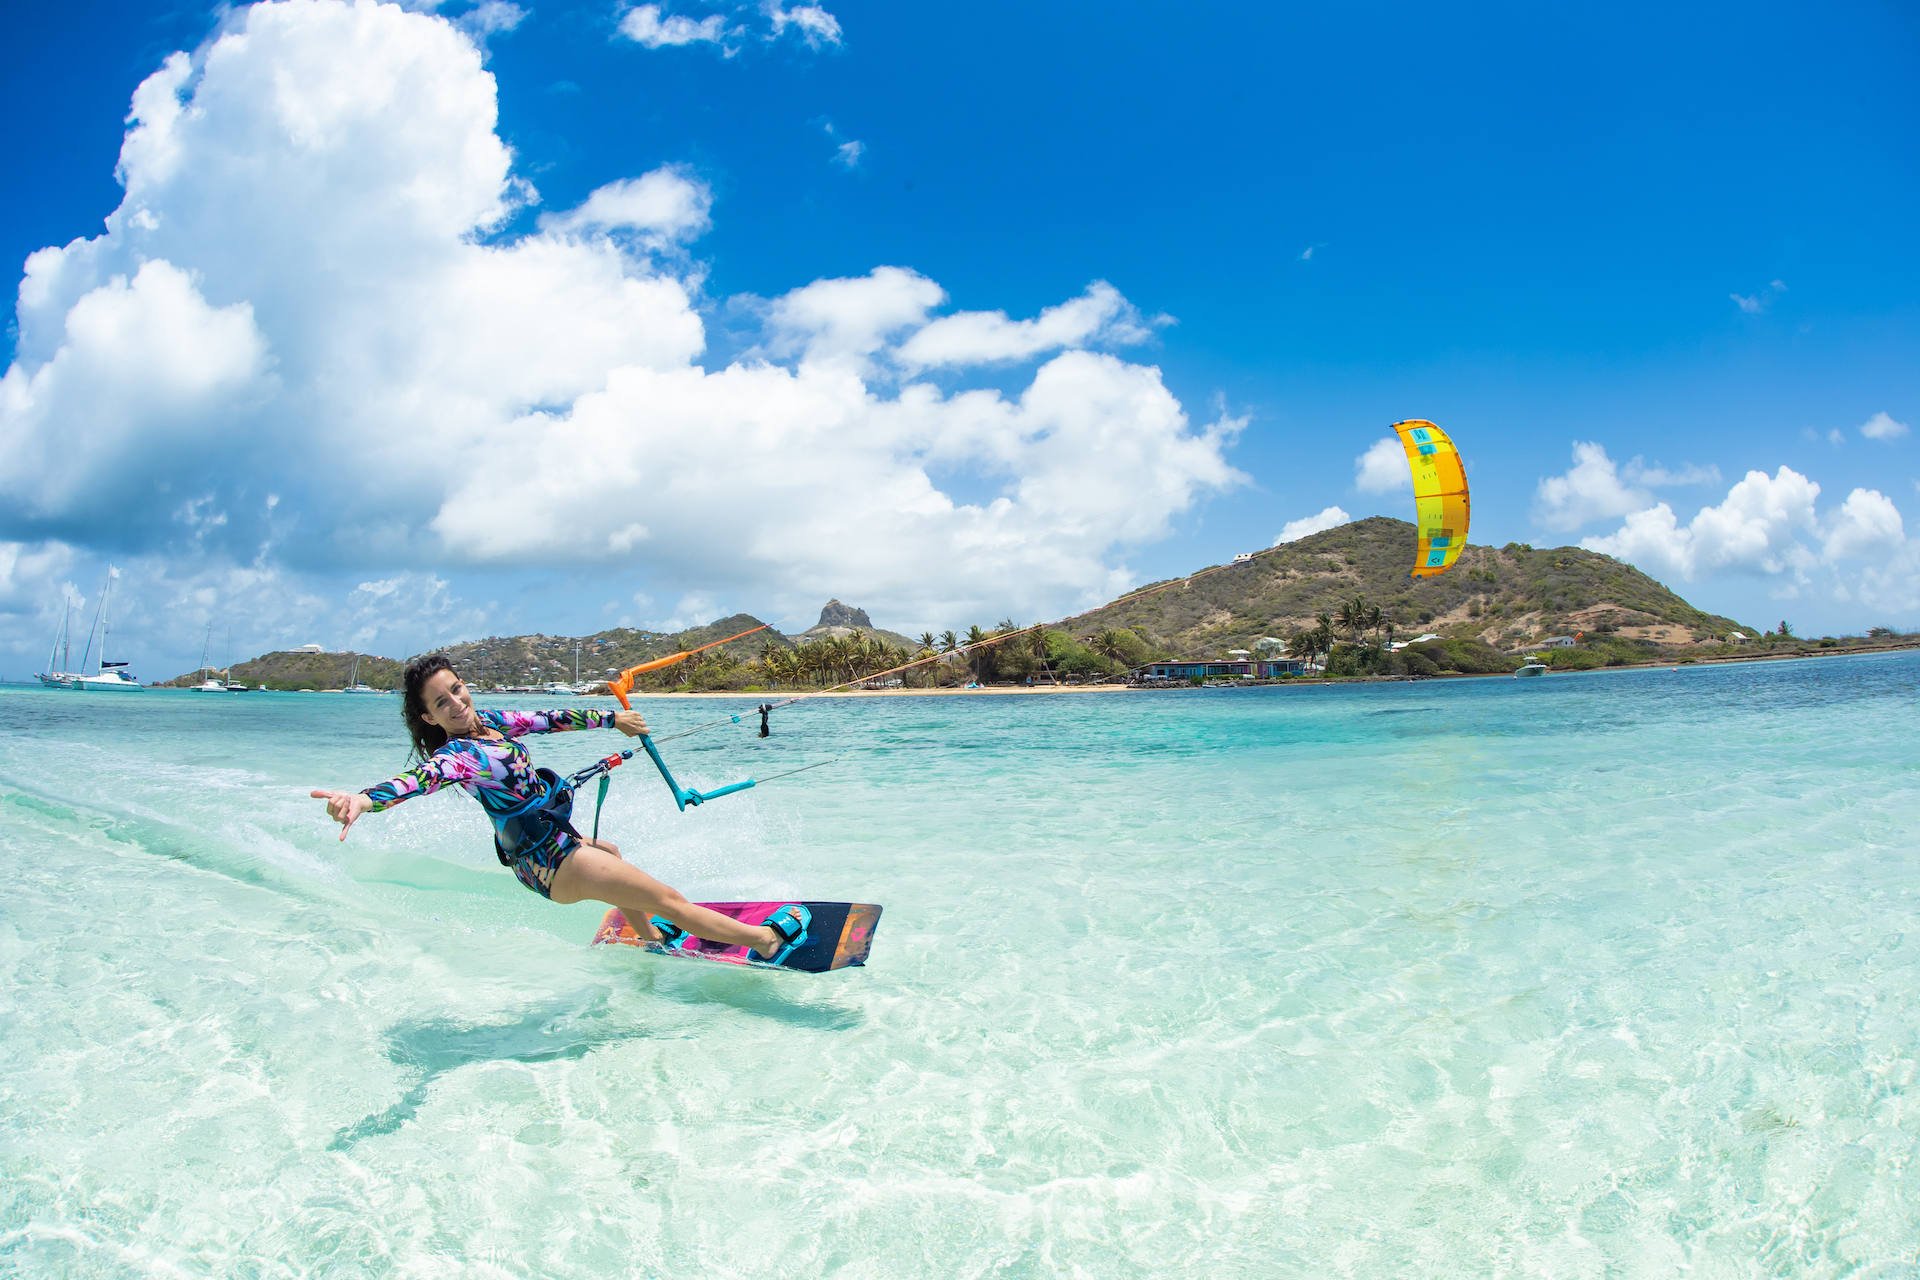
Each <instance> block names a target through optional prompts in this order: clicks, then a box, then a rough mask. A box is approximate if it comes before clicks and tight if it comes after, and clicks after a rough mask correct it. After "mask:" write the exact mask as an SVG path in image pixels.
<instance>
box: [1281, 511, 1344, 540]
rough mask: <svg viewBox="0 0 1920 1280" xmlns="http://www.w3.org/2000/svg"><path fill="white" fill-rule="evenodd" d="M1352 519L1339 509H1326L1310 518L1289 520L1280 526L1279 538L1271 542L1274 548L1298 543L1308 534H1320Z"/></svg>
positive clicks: (1303, 517) (1302, 517)
mask: <svg viewBox="0 0 1920 1280" xmlns="http://www.w3.org/2000/svg"><path fill="white" fill-rule="evenodd" d="M1351 519H1353V517H1352V516H1350V515H1348V514H1347V513H1346V512H1345V511H1343V510H1341V509H1340V508H1339V507H1326V508H1323V509H1322V510H1320V511H1316V512H1314V513H1313V514H1312V515H1310V516H1301V517H1300V518H1299V519H1298V520H1289V521H1287V522H1286V523H1285V524H1284V525H1281V526H1280V536H1279V537H1277V538H1275V539H1274V540H1273V545H1274V546H1276V547H1277V546H1279V545H1280V544H1281V543H1283V542H1298V541H1300V539H1302V538H1304V537H1306V536H1307V535H1308V534H1310V533H1320V532H1322V531H1324V530H1327V529H1335V528H1338V527H1339V526H1341V525H1343V524H1345V523H1347V522H1348V521H1349V520H1351Z"/></svg>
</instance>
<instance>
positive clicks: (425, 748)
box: [400, 653, 460, 760]
mask: <svg viewBox="0 0 1920 1280" xmlns="http://www.w3.org/2000/svg"><path fill="white" fill-rule="evenodd" d="M438 671H453V662H452V660H451V659H449V658H448V657H447V655H446V654H444V653H423V654H421V655H420V656H419V657H417V658H415V659H413V660H412V661H411V662H409V663H407V670H406V674H405V676H404V677H403V680H404V686H403V689H404V696H403V697H402V698H401V699H400V714H401V715H402V716H404V717H406V721H407V736H408V737H409V738H412V739H413V754H414V757H415V758H416V759H419V760H425V759H426V758H427V757H428V756H430V755H432V754H433V753H434V752H436V751H438V750H439V749H440V748H442V747H444V746H446V745H447V731H446V730H445V729H442V728H441V727H440V726H439V725H437V724H428V723H427V718H426V717H427V699H426V695H425V694H424V693H422V692H421V690H422V689H423V688H424V686H425V685H426V683H427V680H428V678H429V677H430V676H432V675H433V674H434V673H435V672H438ZM453 674H454V675H455V676H456V677H458V676H459V674H460V673H459V672H458V671H453Z"/></svg>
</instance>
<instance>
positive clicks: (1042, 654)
mask: <svg viewBox="0 0 1920 1280" xmlns="http://www.w3.org/2000/svg"><path fill="white" fill-rule="evenodd" d="M1027 643H1028V645H1030V646H1031V647H1032V652H1033V658H1034V661H1035V662H1037V663H1039V664H1040V670H1041V671H1042V672H1044V673H1045V674H1046V677H1047V679H1048V680H1049V681H1051V682H1052V683H1054V684H1059V683H1060V677H1058V676H1056V675H1054V674H1053V668H1052V667H1049V666H1048V665H1047V632H1046V628H1044V627H1036V628H1035V629H1034V632H1033V634H1032V635H1030V636H1028V637H1027Z"/></svg>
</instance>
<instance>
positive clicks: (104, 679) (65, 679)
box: [40, 565, 146, 693]
mask: <svg viewBox="0 0 1920 1280" xmlns="http://www.w3.org/2000/svg"><path fill="white" fill-rule="evenodd" d="M119 576H120V575H119V571H118V570H116V569H114V568H113V567H112V566H111V565H109V566H108V567H107V581H106V585H104V586H102V587H101V588H100V607H99V608H98V609H96V610H94V614H93V625H92V626H91V627H89V628H87V647H86V648H85V649H84V650H82V651H81V654H80V666H81V669H82V670H84V669H85V668H86V665H87V659H88V658H89V657H91V656H92V655H93V636H94V632H96V631H97V632H99V633H100V661H99V664H98V665H97V666H95V667H94V670H93V674H92V675H81V674H78V673H75V672H71V671H58V672H55V671H49V672H47V673H45V674H43V675H42V676H41V677H40V683H41V684H44V685H48V686H50V687H52V688H57V689H75V690H80V691H82V692H88V693H108V692H114V691H117V690H135V689H144V688H146V686H145V685H143V684H141V683H140V682H139V681H138V680H135V679H134V678H133V677H132V676H130V675H128V674H127V671H126V667H127V664H126V663H125V662H109V661H107V631H108V627H107V596H108V595H109V594H111V592H112V589H113V580H114V579H115V578H117V577H119ZM69 612H71V610H69ZM63 631H64V628H63ZM64 654H65V648H64V643H63V644H62V656H63V657H64ZM47 665H48V666H49V667H51V666H52V665H53V660H52V657H51V656H49V657H48V660H47ZM61 665H62V666H65V665H66V664H65V663H64V662H63V663H62V664H61Z"/></svg>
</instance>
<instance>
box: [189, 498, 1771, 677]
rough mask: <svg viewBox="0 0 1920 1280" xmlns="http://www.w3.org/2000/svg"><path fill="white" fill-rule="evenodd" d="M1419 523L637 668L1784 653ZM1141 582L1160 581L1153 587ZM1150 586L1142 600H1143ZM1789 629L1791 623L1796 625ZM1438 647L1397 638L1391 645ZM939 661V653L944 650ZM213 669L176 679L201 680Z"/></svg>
mask: <svg viewBox="0 0 1920 1280" xmlns="http://www.w3.org/2000/svg"><path fill="white" fill-rule="evenodd" d="M1414 541H1415V539H1414V528H1413V526H1412V525H1411V524H1408V523H1407V522H1405V521H1403V520H1392V519H1387V518H1385V517H1378V516H1376V517H1372V518H1369V519H1366V520H1357V521H1354V522H1353V523H1351V524H1346V525H1342V526H1341V527H1339V528H1337V529H1329V530H1326V531H1325V532H1323V533H1317V534H1313V535H1312V536H1310V537H1306V538H1302V539H1301V540H1300V541H1298V542H1294V543H1289V544H1287V545H1285V546H1281V547H1275V548H1273V549H1271V550H1269V551H1265V552H1262V553H1260V554H1258V555H1256V556H1254V557H1252V558H1251V559H1249V560H1247V561H1245V562H1242V563H1235V564H1230V565H1226V566H1216V567H1215V568H1214V569H1212V570H1210V571H1196V576H1194V577H1191V578H1188V579H1183V580H1172V581H1170V582H1169V583H1166V584H1155V585H1161V586H1164V587H1165V589H1164V590H1159V591H1154V592H1153V593H1152V594H1150V595H1146V596H1144V598H1133V599H1123V600H1121V601H1117V602H1115V603H1113V604H1109V605H1106V606H1104V607H1102V608H1100V609H1095V610H1092V611H1091V612H1088V613H1083V614H1080V615H1078V616H1076V617H1072V618H1068V619H1065V620H1063V621H1061V622H1057V623H1053V624H1049V625H1047V626H1045V627H1041V628H1037V629H1035V630H1034V631H1033V632H1032V633H1031V634H1026V635H1022V636H1019V637H1017V638H1014V639H1009V640H1008V641H1006V642H1005V643H1001V644H985V643H983V642H985V641H989V640H992V639H993V638H994V637H996V636H999V635H1002V634H1005V633H1007V632H1011V631H1015V630H1018V629H1020V628H1019V624H1017V623H1015V622H1014V621H1013V620H1011V619H1008V620H1005V621H1003V622H1001V623H999V624H997V626H995V627H994V628H992V629H985V628H982V627H980V626H979V625H977V624H974V625H970V626H968V627H967V628H966V630H965V631H952V630H949V631H945V632H942V633H940V634H939V635H938V636H935V635H933V634H927V633H923V634H922V635H921V636H920V637H918V638H917V639H910V638H909V637H907V636H904V635H901V634H899V633H897V632H891V631H884V630H881V629H879V628H876V627H874V626H873V625H872V623H871V621H870V620H869V619H868V617H867V615H866V613H865V612H864V611H863V610H860V609H857V608H853V607H851V606H848V605H844V604H842V603H840V602H839V601H838V600H834V601H829V602H828V604H827V607H826V608H825V609H823V610H821V616H820V621H819V622H818V623H817V624H815V625H814V626H813V627H811V628H809V629H808V630H807V631H805V632H802V633H800V634H799V635H798V636H785V635H781V634H780V633H779V632H777V631H773V630H771V629H769V630H765V631H759V632H756V633H755V634H753V635H750V636H746V637H744V638H742V639H739V640H734V641H732V642H730V643H728V644H725V645H722V646H720V647H717V648H715V649H713V650H710V651H708V652H707V653H703V654H700V655H699V656H698V657H696V658H693V659H691V660H689V661H687V662H683V663H680V664H678V665H676V666H673V667H670V668H667V669H665V670H662V671H658V672H653V673H649V674H647V675H645V676H643V677H641V679H640V682H639V685H640V687H641V688H643V689H653V690H664V689H737V690H742V691H749V690H761V689H803V688H822V687H826V686H830V685H837V684H841V683H851V682H855V681H860V680H864V679H865V678H866V677H868V676H870V675H872V674H874V673H876V672H883V671H888V670H890V669H892V668H895V667H898V666H900V665H901V664H904V663H909V662H913V661H916V660H925V662H924V665H921V666H918V667H916V668H914V669H913V670H910V671H908V672H905V673H903V674H900V675H898V676H896V677H890V681H891V682H892V683H900V684H905V685H908V686H915V685H920V686H927V685H953V684H961V683H970V682H974V681H978V682H981V683H992V682H1008V681H1012V682H1025V681H1028V680H1031V681H1033V682H1036V683H1045V682H1051V681H1056V680H1105V679H1113V678H1116V677H1118V676H1120V675H1122V674H1124V673H1125V672H1126V671H1128V670H1129V669H1131V668H1134V667H1137V666H1139V665H1140V664H1142V663H1145V662H1148V661H1152V660H1157V659H1169V658H1173V659H1181V658H1185V659H1217V658H1222V657H1224V656H1226V654H1227V651H1228V650H1231V649H1247V650H1259V649H1265V650H1266V651H1267V652H1273V651H1274V650H1275V648H1276V646H1275V645H1273V644H1271V643H1269V644H1266V645H1263V644H1262V641H1282V642H1285V643H1286V645H1287V647H1288V649H1289V651H1290V652H1291V653H1292V655H1293V656H1295V657H1303V656H1304V657H1313V656H1319V657H1324V658H1325V665H1326V668H1327V671H1328V673H1329V674H1332V675H1436V674H1443V673H1450V672H1459V673H1492V672H1500V671H1511V670H1513V669H1514V667H1515V666H1517V665H1518V659H1516V658H1515V657H1514V656H1513V655H1514V654H1515V653H1517V652H1522V651H1525V650H1527V649H1528V648H1530V647H1531V646H1534V645H1537V644H1539V643H1540V642H1542V641H1544V640H1546V639H1547V638H1549V637H1552V636H1573V637H1577V638H1578V641H1579V643H1578V645H1577V646H1576V647H1574V648H1556V649H1553V650H1551V651H1550V653H1549V655H1548V660H1549V661H1550V662H1551V663H1552V664H1553V665H1554V666H1556V667H1589V666H1604V665H1619V664H1621V663H1626V662H1635V661H1647V660H1661V661H1666V660H1686V659H1687V658H1691V657H1713V656H1719V655H1721V654H1723V653H1736V652H1742V651H1751V650H1752V649H1754V648H1755V647H1765V648H1769V649H1771V648H1773V647H1774V646H1776V645H1785V644H1786V643H1788V642H1789V641H1790V637H1788V636H1787V635H1786V634H1785V631H1784V630H1782V631H1781V632H1780V633H1778V634H1777V635H1775V634H1767V635H1765V636H1764V637H1763V638H1760V639H1756V640H1754V641H1752V642H1751V643H1746V642H1744V641H1735V640H1732V639H1730V637H1731V636H1732V635H1733V633H1734V632H1736V631H1739V632H1743V633H1745V635H1746V636H1750V637H1761V636H1762V633H1761V632H1759V631H1758V629H1756V628H1750V627H1742V626H1740V625H1739V624H1737V623H1736V622H1735V621H1734V620H1733V619H1731V618H1726V617H1722V616H1720V615H1718V614H1710V613H1706V612H1704V611H1702V610H1700V609H1696V608H1695V607H1693V606H1692V605H1691V604H1688V603H1687V602H1686V601H1685V600H1683V599H1682V598H1681V597H1679V596H1678V595H1675V594H1674V593H1673V592H1671V591H1669V590H1667V588H1665V587H1663V586H1661V585H1660V584H1659V583H1658V582H1656V581H1654V580H1653V579H1652V578H1649V577H1648V576H1647V575H1646V574H1644V573H1641V572H1640V571H1639V570H1637V569H1635V568H1633V567H1631V566H1630V565H1626V564H1622V563H1621V562H1620V561H1618V560H1615V559H1613V558H1612V557H1610V556H1604V555H1599V554H1596V553H1594V552H1591V551H1583V550H1580V549H1579V548H1576V547H1553V548H1549V549H1544V550H1543V549H1536V548H1534V547H1531V546H1527V545H1525V544H1523V543H1508V544H1507V545H1506V546H1504V547H1499V548H1494V547H1482V546H1471V545H1470V546H1468V547H1467V549H1466V550H1465V551H1464V552H1462V554H1461V556H1460V559H1459V561H1458V562H1457V563H1456V564H1455V565H1454V566H1453V568H1452V569H1451V570H1449V571H1448V572H1447V573H1445V574H1442V575H1441V576H1439V577H1437V578H1412V577H1410V576H1408V568H1409V566H1410V565H1411V564H1412V562H1413V553H1414ZM1143 590H1145V589H1143ZM1133 594H1134V595H1136V596H1137V595H1139V593H1133ZM759 625H760V620H759V619H758V618H755V617H753V616H751V615H749V614H744V613H742V614H735V615H733V616H732V617H727V618H720V619H717V620H716V621H714V622H711V623H708V624H707V625H705V626H702V627H695V628H693V629H691V630H688V631H679V632H672V633H668V632H660V631H643V630H633V629H630V628H616V629H614V630H610V631H602V632H598V633H596V634H594V635H590V636H581V637H573V636H549V635H527V636H490V637H488V638H487V639H484V640H475V641H471V642H468V643H464V644H457V645H451V646H448V647H447V648H446V652H447V654H448V656H449V657H451V658H452V659H453V662H454V664H455V666H456V667H458V669H459V670H460V672H461V674H462V675H464V676H465V677H466V678H467V679H468V680H469V681H470V682H472V683H473V685H474V686H475V687H477V688H481V689H486V688H492V687H497V686H526V685H538V684H544V683H547V682H549V681H558V682H561V683H566V684H573V683H575V682H576V663H577V672H578V681H579V682H580V683H589V682H597V681H602V680H605V679H606V678H607V677H609V676H611V675H613V674H615V673H617V672H619V671H621V670H623V669H625V668H627V667H631V666H633V665H635V664H638V663H642V662H646V661H649V660H651V659H654V658H660V657H665V656H667V655H669V654H672V653H677V652H680V651H682V650H688V649H695V648H698V647H699V646H701V645H703V644H707V643H710V642H712V641H715V640H720V639H723V638H725V637H727V636H730V635H733V634H734V633H736V632H740V631H745V630H748V629H749V628H752V627H756V626H759ZM1783 627H1784V624H1783ZM1427 633H1432V634H1433V636H1435V637H1437V638H1435V639H1431V640H1427V641H1423V642H1422V643H1419V644H1415V645H1412V646H1406V647H1403V648H1400V649H1393V648H1392V647H1391V643H1390V642H1391V641H1393V640H1394V639H1396V638H1398V639H1400V640H1411V639H1413V638H1414V637H1416V636H1422V635H1425V634H1427ZM936 655H938V656H937V658H936ZM353 658H354V655H352V654H337V653H336V654H310V653H270V654H266V655H264V656H263V657H260V658H256V659H254V660H253V661H251V662H244V663H240V664H239V665H237V666H236V667H234V669H233V676H234V678H235V679H238V680H242V681H245V682H246V683H248V684H250V685H252V684H264V685H266V686H267V687H268V688H272V689H300V688H307V689H337V688H340V687H341V686H343V685H344V684H345V683H346V682H347V675H348V672H349V671H350V669H351V666H352V662H353ZM399 676H400V664H399V663H397V662H394V661H392V660H391V659H386V658H373V657H365V658H363V659H362V661H361V669H360V678H361V680H362V681H364V682H365V683H367V684H370V685H372V686H373V687H375V688H379V689H390V688H393V687H395V686H396V685H397V684H398V683H399ZM198 680H199V673H198V672H194V673H190V674H189V675H187V676H182V677H180V678H179V680H177V681H175V682H174V683H187V684H192V683H197V681H198Z"/></svg>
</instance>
